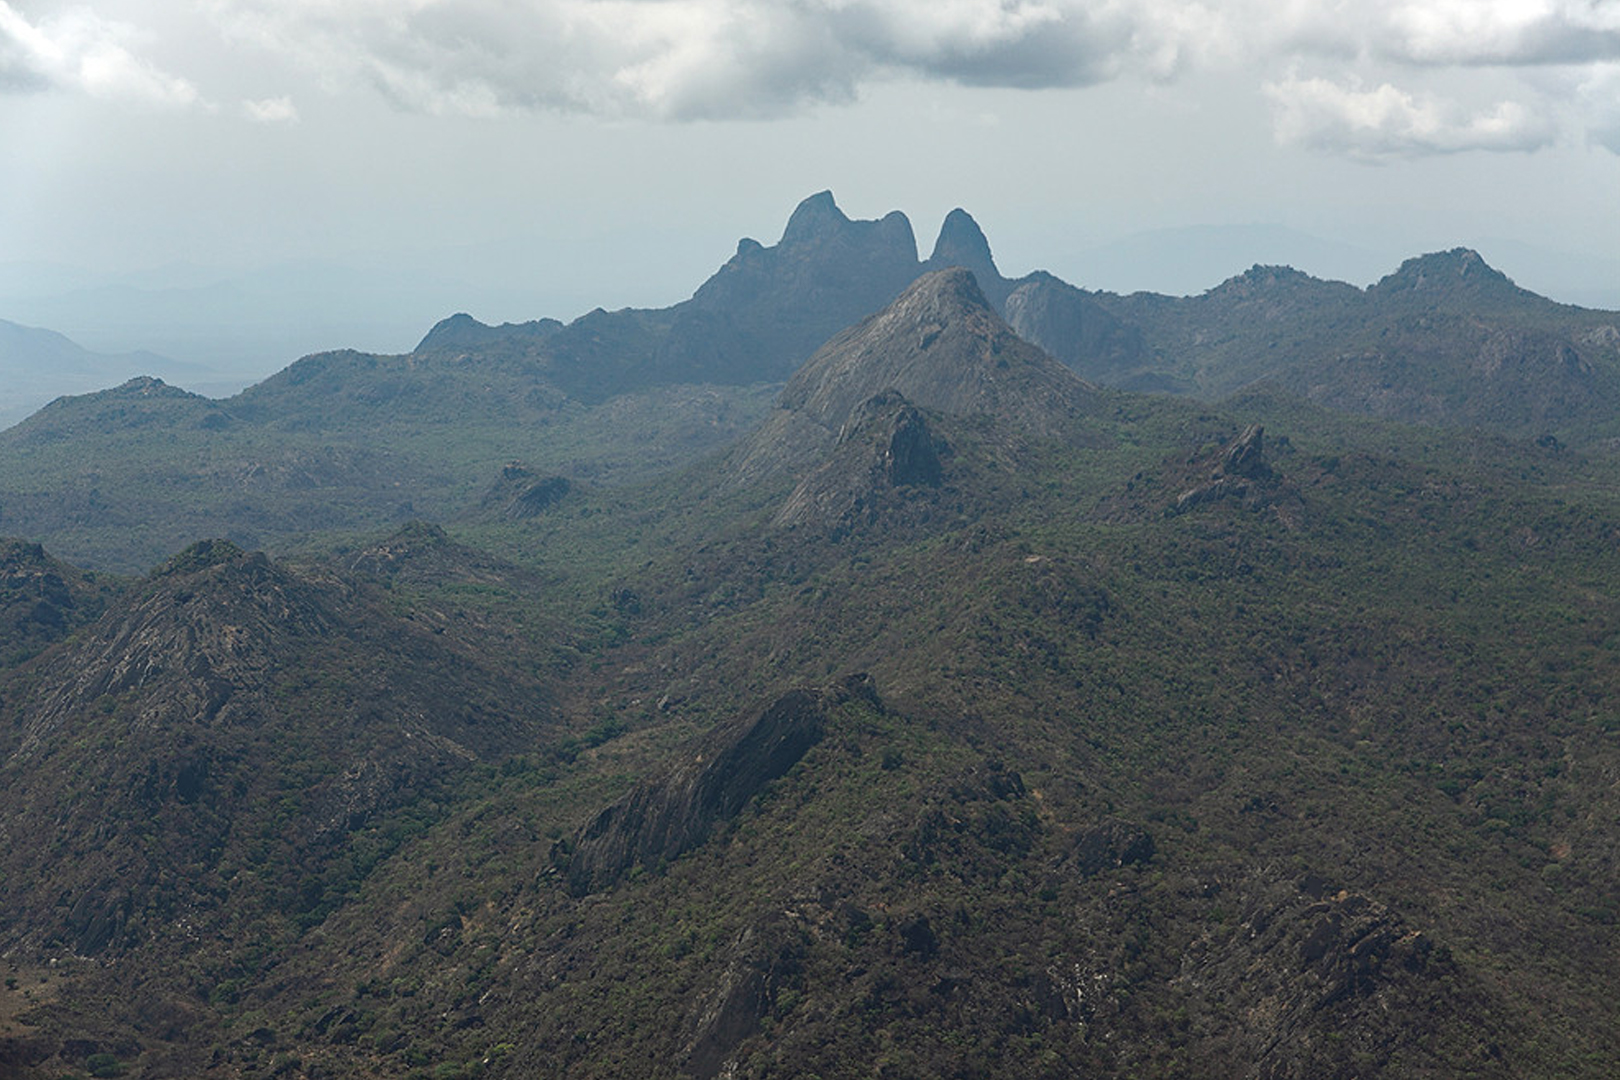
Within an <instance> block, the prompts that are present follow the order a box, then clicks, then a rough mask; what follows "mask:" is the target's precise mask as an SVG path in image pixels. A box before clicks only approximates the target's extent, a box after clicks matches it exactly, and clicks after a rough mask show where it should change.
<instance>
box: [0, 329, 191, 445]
mask: <svg viewBox="0 0 1620 1080" xmlns="http://www.w3.org/2000/svg"><path fill="white" fill-rule="evenodd" d="M138 375H163V376H166V377H168V378H171V379H176V380H181V381H192V380H206V379H208V378H210V377H211V375H210V373H209V372H207V371H206V370H205V369H203V368H200V367H198V366H196V365H191V364H182V363H178V362H176V361H174V360H170V359H169V358H167V357H164V356H159V355H157V354H156V353H149V352H135V353H121V354H117V355H112V354H105V353H97V352H91V351H90V350H89V349H85V348H82V347H80V346H79V345H78V344H76V343H75V342H73V341H70V340H69V339H68V338H66V337H64V336H63V335H61V334H58V333H56V332H55V331H53V330H41V329H38V328H36V327H32V326H20V325H18V324H17V323H13V322H7V321H5V320H4V319H0V386H4V388H5V389H4V393H3V395H0V428H5V427H9V426H11V425H12V424H14V423H16V422H17V421H19V420H21V419H23V418H24V417H26V416H28V415H29V414H30V413H32V412H34V411H35V410H36V409H38V408H39V407H40V406H42V405H44V404H46V403H47V402H49V401H50V400H51V399H53V398H57V397H61V396H63V395H66V394H83V393H86V392H88V391H93V390H97V389H100V388H101V387H104V386H107V385H108V384H110V383H117V382H123V381H124V380H126V379H129V378H131V377H134V376H138Z"/></svg>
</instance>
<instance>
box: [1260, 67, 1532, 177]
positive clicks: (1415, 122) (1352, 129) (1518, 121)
mask: <svg viewBox="0 0 1620 1080" xmlns="http://www.w3.org/2000/svg"><path fill="white" fill-rule="evenodd" d="M1265 92H1266V94H1267V96H1268V97H1270V98H1271V99H1272V102H1273V104H1274V105H1275V107H1276V113H1275V125H1276V134H1277V137H1278V139H1279V140H1281V141H1283V142H1293V143H1301V144H1304V145H1306V146H1310V147H1313V148H1316V149H1321V150H1329V151H1334V152H1340V153H1346V154H1350V155H1352V156H1356V157H1363V158H1368V159H1374V160H1377V159H1386V158H1394V157H1409V156H1417V155H1423V154H1449V153H1458V152H1461V151H1465V150H1497V151H1501V150H1516V151H1526V150H1536V149H1540V148H1541V147H1544V146H1547V145H1549V144H1550V143H1551V142H1552V141H1553V139H1554V137H1555V135H1556V128H1555V126H1554V125H1553V124H1552V122H1551V121H1549V120H1547V119H1545V118H1544V117H1542V116H1539V115H1537V114H1536V113H1535V112H1533V111H1532V110H1530V109H1528V108H1526V107H1525V106H1523V105H1521V104H1519V103H1517V102H1512V101H1502V102H1498V103H1496V104H1495V105H1492V106H1490V107H1489V108H1485V109H1480V110H1473V111H1470V110H1468V109H1465V108H1463V107H1461V106H1459V105H1458V104H1456V103H1455V102H1451V101H1445V100H1441V99H1437V98H1434V97H1429V96H1424V97H1419V96H1415V95H1413V94H1411V93H1409V92H1407V91H1405V90H1401V89H1399V88H1397V87H1394V86H1391V85H1390V84H1389V83H1383V84H1381V85H1379V86H1376V87H1374V88H1372V89H1370V90H1364V89H1362V88H1361V87H1360V86H1356V85H1352V86H1340V85H1339V84H1337V83H1334V82H1330V81H1329V80H1327V79H1320V78H1312V79H1299V78H1289V79H1286V80H1284V81H1281V82H1275V83H1268V84H1266V87H1265Z"/></svg>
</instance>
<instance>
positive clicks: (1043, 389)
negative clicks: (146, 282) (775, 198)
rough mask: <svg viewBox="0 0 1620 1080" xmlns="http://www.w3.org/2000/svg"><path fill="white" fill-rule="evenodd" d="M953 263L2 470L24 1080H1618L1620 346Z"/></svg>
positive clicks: (2, 796) (834, 260)
mask: <svg viewBox="0 0 1620 1080" xmlns="http://www.w3.org/2000/svg"><path fill="white" fill-rule="evenodd" d="M908 244H910V234H909V227H908V226H906V225H905V222H904V219H903V218H899V217H898V216H897V215H891V216H890V217H889V218H885V219H883V220H881V221H877V222H850V221H848V220H847V219H844V218H843V215H842V214H840V213H838V212H837V208H836V206H835V205H834V204H833V203H832V200H831V198H830V197H826V196H818V197H816V198H813V199H812V200H810V201H808V202H807V203H806V204H805V205H804V206H801V207H800V210H799V211H798V212H797V213H795V215H794V218H793V221H792V222H791V223H790V226H789V229H788V230H787V233H786V234H785V235H784V238H783V241H782V242H781V243H780V244H778V245H776V246H774V247H771V248H766V247H764V246H762V245H757V244H752V243H750V242H746V241H745V242H744V243H743V244H742V245H740V247H739V251H738V255H737V257H736V258H735V259H733V260H732V261H731V262H729V263H728V264H727V266H726V268H724V269H722V271H721V272H720V273H719V274H718V275H717V276H716V278H715V279H713V280H711V282H710V283H709V284H707V285H705V286H704V287H703V289H701V290H699V293H698V294H697V295H695V296H694V297H693V299H692V300H690V301H688V302H687V303H686V304H685V305H680V306H678V307H677V308H673V309H664V310H661V311H640V312H638V311H628V312H617V313H607V312H598V313H593V314H592V315H589V316H586V317H584V318H582V319H580V320H577V321H576V322H574V323H570V324H567V325H563V324H559V323H532V324H526V325H520V326H506V327H488V326H482V325H480V324H478V323H476V322H473V321H472V320H469V319H464V318H461V319H452V320H449V321H447V322H445V323H441V324H440V325H439V326H438V327H436V328H435V329H434V331H433V333H432V334H430V335H429V337H428V340H427V341H425V342H424V345H423V347H422V348H420V349H418V350H416V351H414V352H412V353H410V354H407V355H403V356H374V355H368V354H361V353H352V352H349V353H329V354H323V355H318V356H312V357H307V358H305V359H303V360H301V361H299V362H298V363H296V364H294V365H292V366H291V367H289V368H288V369H287V370H285V371H283V372H281V373H280V374H278V375H277V376H275V377H274V378H272V379H270V380H267V381H266V382H264V383H263V384H261V385H259V386H258V387H255V388H252V389H250V390H248V391H245V392H243V393H242V394H240V395H237V396H236V397H234V398H231V399H228V400H225V401H211V400H208V399H205V398H202V397H199V396H197V395H194V394H190V393H187V392H185V391H183V390H179V389H177V388H174V387H170V386H168V385H166V384H164V383H161V382H158V381H156V380H152V379H137V380H132V381H131V382H129V383H126V384H124V385H122V386H120V387H117V388H114V389H111V390H106V391H101V392H99V393H96V394H93V395H87V396H84V397H79V398H72V399H67V400H63V401H58V402H56V403H54V404H53V405H51V406H49V407H47V408H46V409H44V410H42V411H41V412H40V413H38V414H36V415H35V416H33V417H31V418H29V419H28V420H27V421H25V422H24V423H22V424H20V425H18V426H16V427H15V428H12V429H11V430H9V431H7V432H5V433H3V434H0V476H3V481H4V482H3V485H0V529H5V530H7V531H15V532H18V533H23V534H25V535H26V536H27V539H25V540H18V541H7V542H4V543H0V965H3V966H4V967H5V979H4V982H3V983H0V1076H5V1077H7V1078H8V1080H9V1078H11V1077H15V1078H17V1080H57V1078H60V1077H63V1076H80V1075H85V1074H89V1075H94V1076H117V1075H124V1076H128V1077H130V1078H131V1080H147V1078H150V1080H157V1078H159V1077H175V1076H218V1077H220V1078H222V1080H250V1078H257V1077H265V1076H269V1077H286V1078H294V1077H299V1078H307V1080H318V1078H329V1077H340V1076H367V1077H370V1076H376V1077H405V1078H411V1080H417V1078H423V1080H425V1078H428V1077H434V1078H444V1080H451V1078H456V1080H462V1078H473V1077H492V1078H511V1080H520V1078H521V1080H527V1078H531V1077H536V1076H564V1077H571V1078H578V1080H597V1078H600V1080H610V1078H612V1080H618V1078H622V1077H627V1076H629V1077H638V1078H639V1077H647V1078H650V1080H682V1078H699V1080H711V1078H717V1077H735V1078H743V1077H749V1078H757V1080H764V1078H767V1077H809V1076H819V1077H823V1078H827V1080H831V1078H840V1080H842V1078H851V1080H853V1078H867V1077H871V1076H873V1075H878V1076H895V1077H937V1076H948V1077H962V1078H975V1080H980V1078H983V1080H988V1078H992V1077H994V1078H1001V1077H1012V1078H1017V1080H1026V1078H1027V1080H1044V1078H1051V1077H1068V1076H1132V1075H1134V1076H1152V1077H1182V1076H1194V1075H1196V1076H1213V1077H1233V1078H1237V1077H1265V1078H1268V1080H1359V1078H1362V1077H1368V1076H1393V1077H1451V1076H1478V1077H1487V1078H1491V1080H1497V1078H1501V1080H1508V1078H1519V1077H1548V1078H1551V1077H1560V1078H1562V1077H1578V1078H1590V1080H1608V1078H1609V1077H1610V1076H1611V1075H1612V1073H1613V1067H1612V1066H1613V1062H1614V1061H1615V1060H1617V1056H1620V1008H1617V1006H1616V1003H1615V998H1614V995H1613V994H1612V993H1610V992H1609V991H1610V989H1611V987H1612V982H1613V970H1612V969H1613V963H1612V953H1613V942H1614V935H1615V928H1616V926H1617V925H1620V906H1617V902H1616V898H1615V892H1614V881H1615V872H1616V852H1617V851H1620V789H1617V787H1616V784H1615V778H1616V776H1620V739H1617V737H1616V735H1617V731H1620V725H1617V723H1616V719H1615V718H1616V716H1617V715H1620V712H1617V709H1616V704H1617V702H1616V688H1617V687H1620V648H1617V646H1620V544H1617V543H1616V531H1617V527H1616V521H1617V520H1620V516H1617V514H1616V510H1617V502H1620V500H1617V496H1616V492H1620V457H1617V456H1616V455H1615V454H1614V453H1613V452H1612V450H1611V448H1610V446H1608V445H1607V444H1606V443H1605V442H1604V441H1603V440H1602V439H1601V438H1600V437H1599V436H1600V435H1601V433H1602V432H1603V431H1604V430H1606V429H1605V428H1604V426H1603V420H1602V419H1601V418H1597V417H1594V416H1592V415H1590V414H1588V413H1586V412H1583V411H1581V409H1582V408H1583V407H1584V406H1582V404H1581V403H1580V402H1579V401H1577V400H1575V398H1576V397H1577V396H1578V395H1577V391H1579V390H1581V389H1582V388H1585V389H1586V390H1587V391H1589V392H1590V393H1593V394H1603V393H1607V392H1608V391H1607V389H1606V387H1607V386H1608V383H1606V382H1605V381H1604V380H1605V379H1606V378H1607V375H1606V372H1607V371H1608V370H1610V368H1611V359H1610V357H1609V354H1608V353H1606V352H1605V351H1604V350H1605V349H1608V348H1609V347H1610V346H1609V345H1608V344H1607V343H1606V341H1605V340H1604V332H1603V327H1604V326H1606V325H1607V323H1606V322H1604V320H1605V319H1608V318H1612V316H1609V315H1605V314H1604V313H1591V312H1582V311H1579V310H1573V309H1565V308H1561V307H1559V306H1557V305H1551V304H1549V303H1547V302H1546V301H1542V300H1540V299H1539V298H1536V297H1533V296H1529V295H1528V294H1525V293H1523V292H1522V291H1521V290H1518V289H1517V288H1516V287H1514V286H1513V285H1512V284H1511V283H1510V282H1507V281H1506V280H1505V279H1503V278H1502V277H1501V275H1499V274H1496V273H1494V272H1493V271H1492V270H1491V269H1490V268H1489V267H1487V266H1485V265H1484V264H1483V262H1482V261H1481V260H1479V259H1478V258H1477V256H1474V255H1473V254H1472V253H1470V252H1451V253H1445V254H1442V255H1436V256H1427V257H1424V258H1421V259H1417V260H1413V261H1411V262H1408V263H1407V264H1406V265H1405V266H1403V267H1402V268H1400V269H1399V270H1398V271H1397V272H1396V273H1394V274H1393V275H1391V276H1390V277H1388V278H1385V279H1384V280H1383V281H1381V282H1379V283H1378V284H1377V285H1375V286H1374V287H1373V288H1371V289H1366V290H1362V289H1357V288H1354V287H1352V286H1347V285H1341V284H1334V283H1326V282H1320V281H1316V280H1314V279H1311V278H1308V277H1306V276H1304V275H1302V274H1296V273H1294V272H1292V271H1287V270H1283V269H1265V268H1259V269H1256V270H1254V271H1251V272H1249V273H1248V274H1245V275H1242V276H1240V277H1238V278H1234V279H1232V280H1231V281H1229V282H1227V283H1226V284H1225V285H1223V286H1221V287H1220V288H1219V289H1216V290H1214V291H1212V292H1210V293H1208V294H1206V295H1205V296H1203V297H1198V298H1192V299H1180V300H1178V299H1172V298H1166V297H1153V296H1133V297H1115V296H1108V295H1106V294H1093V293H1087V292H1084V291H1082V290H1079V289H1075V288H1073V287H1072V286H1069V285H1066V284H1064V283H1062V282H1060V281H1057V280H1056V279H1055V278H1051V277H1049V276H1045V275H1032V276H1030V277H1028V278H1024V279H1020V280H1017V281H1009V280H1006V279H1003V278H1002V277H1001V276H1000V275H999V274H997V273H996V272H995V270H994V265H993V263H992V262H991V261H990V257H989V249H988V245H987V244H985V243H984V242H983V237H982V235H981V234H980V233H979V231H978V230H977V228H976V226H973V224H972V221H971V219H970V218H968V217H967V215H966V214H953V215H952V217H951V218H950V219H949V220H948V222H947V228H946V229H945V230H944V232H943V233H942V236H941V238H940V241H939V243H937V244H936V245H935V249H934V254H933V256H931V257H930V258H929V259H928V260H919V259H918V258H917V257H916V251H915V247H914V245H913V246H911V247H909V248H908V246H907V245H908ZM880 297H883V298H881V299H880ZM1004 311H1005V312H1008V313H1009V314H1010V315H1011V316H1012V318H1011V319H1009V318H1007V317H1004V315H1003V314H1002V312H1004ZM839 319H847V322H846V323H845V324H844V325H840V326H835V327H833V328H832V329H831V330H830V331H828V332H827V333H826V334H825V335H824V336H822V337H821V340H815V339H816V338H817V336H818V335H821V334H822V327H823V326H825V325H826V324H829V323H831V322H834V321H837V320H839ZM1019 321H1022V323H1023V325H1024V330H1023V331H1021V332H1019V331H1017V323H1018V322H1019ZM1586 335H1596V336H1597V340H1596V341H1595V343H1587V342H1586V341H1585V336H1586ZM1031 337H1042V338H1043V339H1044V340H1045V341H1046V343H1047V344H1046V346H1045V347H1042V346H1039V345H1037V344H1033V343H1032V342H1031V340H1029V339H1030V338H1031ZM1332 341H1341V342H1343V344H1342V345H1341V346H1340V347H1338V348H1337V349H1333V348H1329V347H1327V344H1326V343H1328V342H1332ZM1268 342H1276V344H1277V347H1276V348H1275V349H1271V350H1268V349H1266V348H1264V346H1265V345H1266V344H1267V343H1268ZM798 354H803V355H798ZM795 357H797V358H795ZM1448 365H1449V366H1448ZM1077 368H1080V369H1086V370H1089V371H1090V372H1091V377H1089V378H1083V377H1082V376H1081V374H1079V373H1078V371H1077V370H1076V369H1077ZM1408 368H1414V369H1417V370H1416V371H1415V372H1411V371H1408ZM1367 369H1371V370H1373V371H1375V372H1377V379H1378V380H1385V381H1387V382H1389V383H1390V384H1391V385H1388V386H1386V385H1384V384H1383V383H1382V382H1377V381H1375V380H1373V379H1371V378H1369V379H1354V378H1350V376H1349V375H1347V374H1345V373H1346V372H1349V373H1355V372H1360V371H1363V370H1367ZM1297 372H1306V373H1309V379H1310V380H1312V381H1307V382H1305V383H1301V384H1299V385H1298V386H1296V387H1295V388H1294V389H1290V388H1289V387H1288V386H1287V385H1285V380H1286V378H1288V377H1290V376H1292V375H1293V374H1294V373H1297ZM593 373H599V374H600V375H601V376H602V378H603V379H604V380H607V382H608V388H605V389H599V390H592V389H591V386H590V377H591V375H592V374H593ZM1262 375H1263V376H1264V381H1260V382H1256V381H1255V379H1257V378H1259V377H1260V376H1262ZM683 379H685V380H698V379H701V380H704V381H701V382H699V381H686V382H683V381H681V380H683ZM1334 379H1337V380H1338V381H1333V380H1334ZM1154 380H1157V381H1158V382H1160V383H1162V384H1164V385H1166V386H1171V387H1173V388H1176V389H1178V390H1179V391H1181V392H1180V393H1176V394H1165V393H1154V394H1144V393H1138V392H1135V391H1133V390H1129V389H1124V388H1122V387H1121V385H1119V384H1130V383H1140V382H1150V381H1154ZM1425 380H1426V381H1425ZM1582 380H1587V381H1585V382H1583V381H1582ZM1108 382H1112V383H1114V384H1115V385H1104V383H1108ZM1227 386H1233V387H1237V388H1240V389H1239V392H1238V393H1236V394H1235V395H1227V394H1226V388H1227ZM1318 386H1327V387H1331V388H1332V393H1331V394H1329V393H1327V392H1325V391H1324V392H1321V393H1319V392H1318V391H1317V389H1316V388H1317V387H1318ZM1410 387H1427V388H1428V389H1427V390H1425V391H1424V395H1426V396H1423V395H1419V396H1420V397H1421V398H1422V400H1423V401H1424V406H1423V407H1424V408H1427V409H1432V410H1436V412H1435V416H1436V417H1437V418H1438V419H1439V420H1440V421H1441V422H1439V423H1430V424H1411V423H1407V422H1405V421H1398V420H1395V419H1390V418H1388V417H1387V416H1384V415H1368V413H1374V414H1378V413H1391V414H1395V415H1400V414H1401V413H1400V409H1397V408H1395V407H1393V406H1390V405H1388V404H1387V403H1388V402H1390V401H1396V402H1398V401H1400V400H1404V399H1403V398H1402V396H1401V393H1400V392H1399V391H1400V390H1401V389H1402V388H1410ZM1392 388H1393V389H1392ZM1471 390H1478V391H1479V393H1477V394H1473V393H1471ZM1194 392H1196V394H1197V395H1206V396H1195V394H1194ZM1380 394H1382V395H1383V396H1379V395H1380ZM1560 394H1563V395H1567V396H1566V397H1560V396H1559V395H1560ZM1335 395H1338V396H1339V397H1340V398H1342V401H1343V403H1345V404H1344V407H1341V408H1333V407H1329V405H1328V404H1327V403H1319V402H1318V401H1316V400H1313V398H1316V397H1320V398H1322V399H1323V402H1329V401H1330V400H1331V403H1332V404H1334V405H1339V404H1340V403H1341V402H1340V400H1338V399H1335ZM1515 398H1534V399H1535V402H1534V403H1527V402H1525V401H1519V400H1514V399H1515ZM1560 409H1564V410H1567V415H1566V414H1565V413H1562V412H1560V411H1559V410H1560ZM1554 421H1557V422H1559V423H1561V424H1563V425H1564V426H1561V427H1557V428H1554V429H1550V430H1549V429H1547V428H1544V427H1543V422H1546V423H1552V422H1554ZM1493 428H1499V430H1493ZM1520 429H1523V430H1525V431H1528V432H1542V433H1546V434H1550V433H1551V431H1552V430H1556V431H1557V432H1559V433H1561V434H1559V435H1558V436H1556V437H1554V438H1545V437H1541V436H1540V435H1537V436H1535V437H1519V436H1518V435H1516V434H1504V432H1506V431H1517V430H1520ZM1564 438H1567V439H1569V440H1571V441H1574V440H1576V439H1577V438H1580V439H1581V440H1583V445H1582V446H1581V447H1579V448H1572V447H1570V446H1568V445H1564V444H1562V443H1561V442H1560V441H1559V440H1560V439H1564ZM423 518H434V519H437V520H436V521H427V520H422V519H423ZM203 530H217V532H218V533H226V534H231V533H234V534H236V535H237V536H238V537H243V536H244V534H256V535H257V538H258V541H259V542H261V543H262V544H263V545H265V546H270V547H273V548H275V549H276V550H275V551H274V552H273V553H266V552H262V551H259V552H255V551H250V550H247V548H248V547H250V546H256V545H247V544H243V543H240V542H236V541H233V540H231V539H225V538H221V537H220V536H218V535H216V536H214V537H213V538H207V537H206V535H205V536H203V537H199V536H197V535H196V534H197V533H198V532H200V531H203ZM188 533H190V534H191V535H190V536H187V534H188ZM41 536H48V537H49V538H50V540H51V543H50V545H49V548H50V550H46V548H45V547H42V546H41V545H40V544H39V543H37V542H35V540H36V538H38V537H41ZM183 536H186V537H187V539H186V540H185V541H181V542H176V541H177V538H179V537H183ZM193 541H194V542H193ZM67 549H76V551H77V552H90V553H92V554H93V555H94V556H95V559H94V561H96V562H97V563H98V564H99V566H100V567H103V568H107V567H110V568H113V569H115V570H117V571H130V570H135V571H143V572H139V573H132V574H128V575H127V576H125V575H123V574H121V573H108V572H106V571H105V569H100V570H98V571H96V572H87V571H85V570H83V569H80V568H77V567H75V566H74V565H72V564H71V563H70V562H69V561H65V560H63V559H62V558H60V557H59V554H58V553H59V552H60V551H62V550H67ZM154 552H161V553H162V554H161V555H157V556H154V554H153V553H154ZM76 557H77V554H76Z"/></svg>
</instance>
